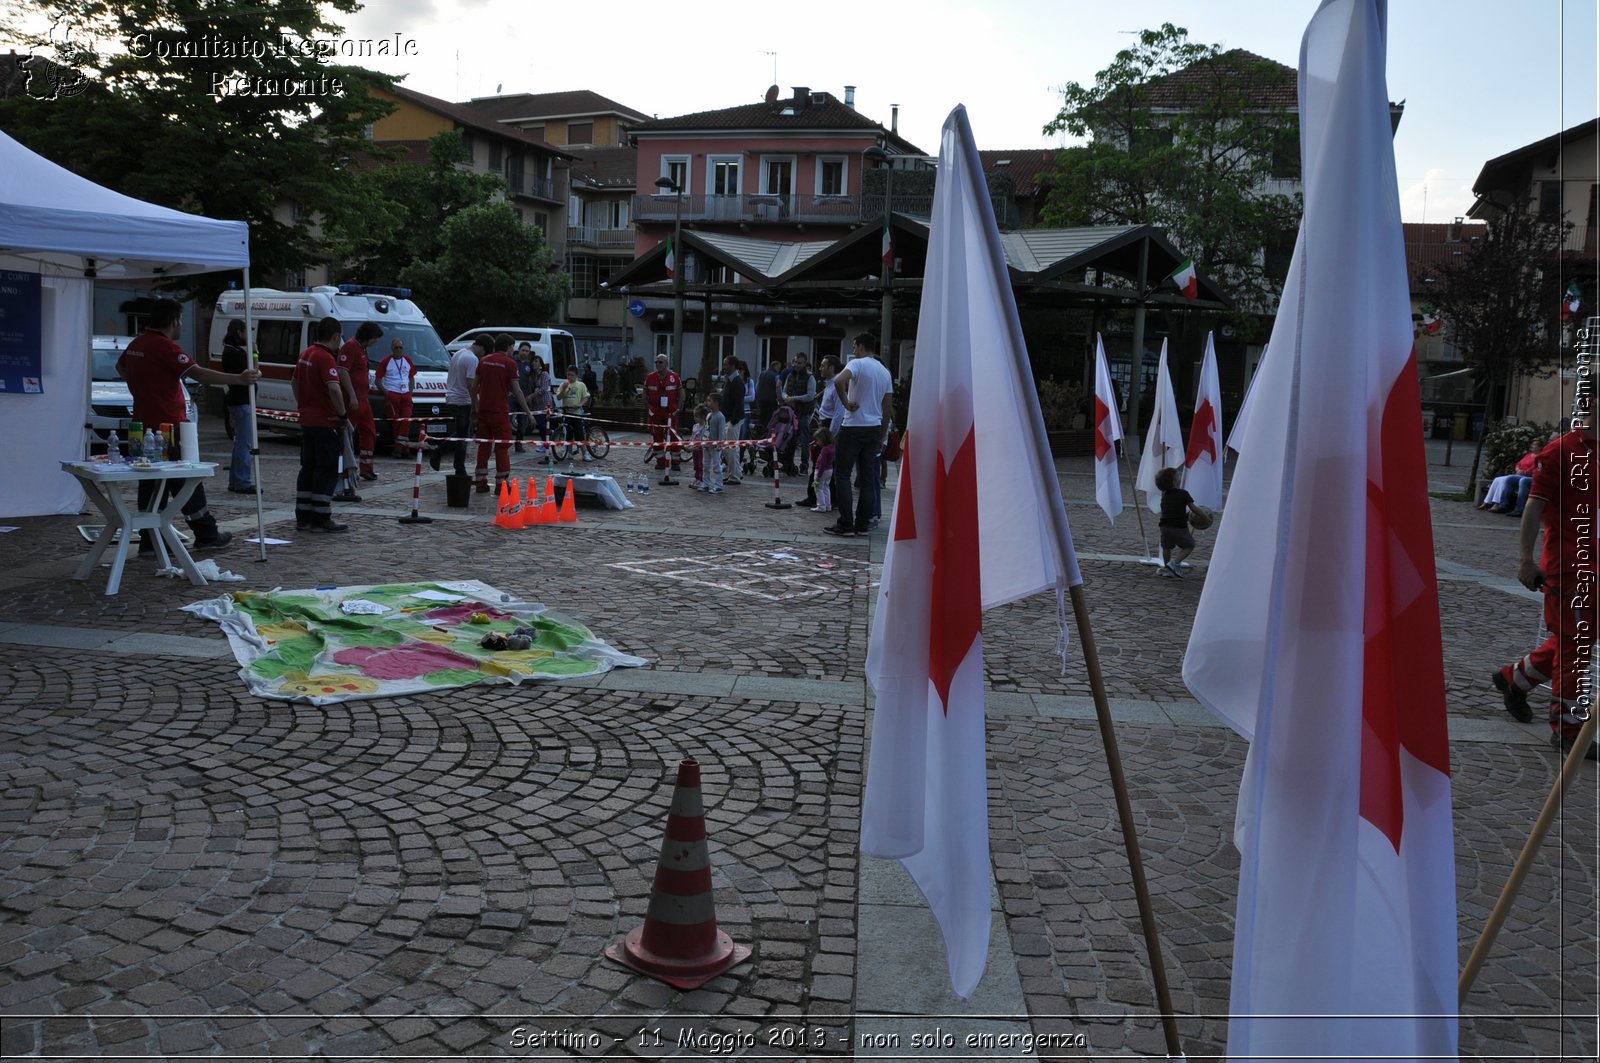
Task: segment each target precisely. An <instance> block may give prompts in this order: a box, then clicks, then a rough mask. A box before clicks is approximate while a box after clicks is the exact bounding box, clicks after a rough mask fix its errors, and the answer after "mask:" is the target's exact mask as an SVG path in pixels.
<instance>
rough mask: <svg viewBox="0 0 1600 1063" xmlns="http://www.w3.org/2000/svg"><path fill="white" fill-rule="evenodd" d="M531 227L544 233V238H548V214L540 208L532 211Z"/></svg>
mask: <svg viewBox="0 0 1600 1063" xmlns="http://www.w3.org/2000/svg"><path fill="white" fill-rule="evenodd" d="M533 227H534V228H535V229H538V230H539V231H540V232H542V233H544V236H545V239H547V240H548V239H549V238H550V215H548V214H546V213H545V212H544V211H542V210H536V211H534V212H533Z"/></svg>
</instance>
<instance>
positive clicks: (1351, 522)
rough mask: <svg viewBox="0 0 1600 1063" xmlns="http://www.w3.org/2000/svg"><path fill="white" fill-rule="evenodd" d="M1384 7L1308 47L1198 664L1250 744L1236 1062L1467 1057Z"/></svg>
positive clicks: (1434, 600)
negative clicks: (1284, 245) (1273, 292)
mask: <svg viewBox="0 0 1600 1063" xmlns="http://www.w3.org/2000/svg"><path fill="white" fill-rule="evenodd" d="M1385 14H1386V12H1385V5H1384V3H1383V0H1324V2H1323V3H1322V5H1321V6H1320V7H1319V8H1318V10H1317V13H1316V14H1315V15H1314V16H1313V17H1312V19H1311V24H1310V26H1309V27H1308V28H1307V30H1306V34H1305V38H1304V41H1303V42H1302V44H1301V48H1300V64H1299V70H1300V95H1299V98H1300V108H1301V110H1300V121H1301V144H1302V145H1303V154H1304V158H1303V160H1302V163H1303V164H1302V167H1301V171H1302V173H1303V174H1304V180H1305V215H1304V219H1303V220H1302V222H1301V226H1300V235H1299V239H1298V241H1297V242H1296V244H1295V250H1294V257H1293V259H1292V262H1291V265H1290V267H1289V276H1288V280H1287V282H1286V284H1285V286H1284V293H1283V301H1282V303H1281V304H1280V306H1279V308H1278V317H1277V321H1276V323H1275V324H1274V326H1273V331H1272V345H1271V347H1270V349H1269V353H1268V355H1267V358H1266V361H1265V363H1264V364H1263V365H1262V367H1261V370H1260V373H1259V374H1258V377H1257V379H1256V381H1255V385H1254V401H1253V407H1252V411H1251V415H1250V433H1249V439H1248V441H1247V442H1246V445H1245V446H1244V449H1243V451H1242V452H1241V453H1240V455H1239V464H1238V466H1237V467H1236V468H1235V470H1234V477H1233V485H1232V488H1231V490H1230V492H1229V502H1230V503H1231V504H1232V506H1233V507H1235V508H1237V509H1239V510H1241V511H1242V512H1243V513H1245V514H1248V516H1249V519H1248V520H1228V521H1224V522H1223V524H1222V527H1221V530H1220V532H1219V533H1218V536H1217V543H1216V549H1215V552H1214V554H1213V556H1212V561H1211V572H1210V575H1209V576H1208V577H1207V579H1206V583H1205V589H1204V590H1203V592H1202V593H1201V596H1200V604H1199V608H1198V610H1197V612H1196V615H1195V620H1194V627H1193V630H1192V633H1191V634H1190V637H1189V649H1188V653H1187V655H1186V656H1185V659H1184V665H1183V678H1184V681H1185V682H1186V683H1187V684H1188V686H1189V689H1190V690H1191V691H1193V692H1194V695H1195V697H1197V698H1199V699H1200V701H1201V702H1202V703H1203V704H1204V705H1205V706H1206V707H1207V708H1208V709H1210V710H1211V711H1212V712H1214V713H1216V714H1217V716H1219V717H1220V718H1221V719H1222V720H1223V721H1224V722H1226V723H1227V724H1229V725H1230V726H1231V727H1233V728H1234V729H1235V730H1236V731H1238V732H1239V733H1240V734H1241V735H1243V736H1244V737H1245V738H1246V739H1248V740H1249V742H1250V751H1249V755H1248V757H1247V758H1246V760H1245V767H1244V775H1243V778H1242V780H1241V781H1240V786H1239V809H1238V815H1237V818H1236V821H1235V833H1234V841H1235V844H1236V845H1237V846H1238V849H1239V858H1240V868H1239V899H1238V914H1237V919H1236V929H1235V938H1234V948H1233V993H1232V1002H1231V1006H1230V1009H1229V1010H1230V1012H1231V1013H1232V1014H1231V1018H1230V1020H1229V1024H1228V1055H1229V1056H1230V1057H1232V1058H1234V1059H1281V1058H1291V1057H1292V1058H1307V1057H1310V1056H1317V1057H1320V1058H1326V1059H1360V1058H1365V1057H1368V1056H1383V1057H1385V1058H1390V1059H1454V1058H1455V1056H1456V1048H1457V1042H1456V1038H1457V1019H1456V1015H1455V1012H1456V1010H1457V1007H1456V962H1457V956H1456V890H1455V857H1454V845H1453V837H1452V833H1451V829H1452V828H1451V819H1450V753H1449V744H1448V736H1447V732H1446V728H1445V700H1444V695H1445V686H1444V662H1443V652H1442V647H1441V637H1440V632H1439V600H1438V587H1437V584H1436V582H1435V577H1434V562H1433V558H1434V553H1433V534H1432V527H1431V524H1430V521H1429V513H1428V484H1427V462H1426V456H1425V454H1424V452H1423V443H1422V416H1421V404H1420V400H1419V396H1418V385H1417V370H1416V364H1415V361H1414V357H1413V351H1412V335H1411V307H1410V300H1409V295H1408V291H1409V286H1408V284H1407V278H1406V257H1405V246H1404V243H1403V240H1402V236H1401V228H1400V203H1399V196H1398V192H1397V184H1396V181H1395V166H1394V149H1393V144H1392V141H1391V132H1390V128H1391V127H1390V124H1389V102H1388V94H1387V89H1386V86H1385V83H1384V57H1385V33H1386V28H1385Z"/></svg>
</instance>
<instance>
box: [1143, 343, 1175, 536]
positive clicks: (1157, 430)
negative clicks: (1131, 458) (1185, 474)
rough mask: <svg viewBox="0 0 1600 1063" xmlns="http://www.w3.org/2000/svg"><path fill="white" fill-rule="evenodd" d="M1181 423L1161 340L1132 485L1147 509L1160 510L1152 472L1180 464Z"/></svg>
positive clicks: (1165, 347) (1165, 349)
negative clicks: (1147, 419)
mask: <svg viewBox="0 0 1600 1063" xmlns="http://www.w3.org/2000/svg"><path fill="white" fill-rule="evenodd" d="M1183 455H1184V449H1183V426H1182V425H1180V424H1179V423H1178V396H1177V394H1176V393H1175V392H1174V391H1173V390H1172V375H1171V374H1170V373H1168V372H1167V341H1166V340H1162V341H1161V361H1160V362H1159V363H1157V365H1156V402H1155V407H1154V409H1153V410H1152V412H1151V414H1150V426H1149V427H1148V428H1146V429H1145V431H1144V453H1142V454H1140V455H1139V472H1138V474H1137V475H1136V476H1135V477H1134V480H1133V482H1134V486H1135V487H1137V488H1138V489H1139V490H1141V491H1143V492H1144V497H1145V502H1146V503H1147V504H1148V505H1149V506H1150V512H1152V513H1160V512H1161V491H1160V490H1159V489H1158V488H1157V487H1156V473H1158V472H1160V471H1161V470H1162V469H1167V468H1173V469H1178V468H1182V467H1183Z"/></svg>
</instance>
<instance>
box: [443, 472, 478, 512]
mask: <svg viewBox="0 0 1600 1063" xmlns="http://www.w3.org/2000/svg"><path fill="white" fill-rule="evenodd" d="M444 498H445V503H446V504H447V505H448V506H449V507H450V508H451V509H466V508H467V506H468V504H469V503H471V501H472V477H471V476H469V475H467V474H465V473H454V472H453V473H451V474H450V475H448V476H446V477H445V478H444Z"/></svg>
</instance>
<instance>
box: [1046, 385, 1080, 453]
mask: <svg viewBox="0 0 1600 1063" xmlns="http://www.w3.org/2000/svg"><path fill="white" fill-rule="evenodd" d="M1038 388H1039V409H1040V412H1041V413H1043V414H1044V429H1045V433H1046V435H1047V436H1048V437H1049V439H1050V453H1052V454H1056V455H1063V456H1067V455H1075V454H1081V453H1092V452H1093V449H1094V433H1093V431H1092V430H1091V429H1089V428H1088V427H1087V425H1088V421H1089V407H1088V403H1087V401H1086V400H1087V398H1088V394H1087V392H1085V391H1084V390H1083V386H1082V385H1080V384H1074V383H1071V382H1062V381H1060V380H1057V379H1055V378H1054V377H1046V378H1045V379H1043V380H1041V381H1039V384H1038Z"/></svg>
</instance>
